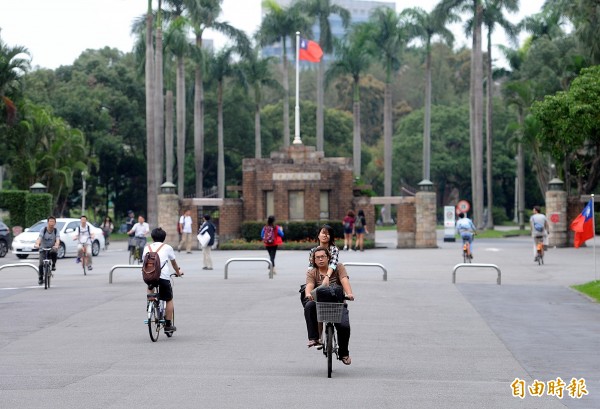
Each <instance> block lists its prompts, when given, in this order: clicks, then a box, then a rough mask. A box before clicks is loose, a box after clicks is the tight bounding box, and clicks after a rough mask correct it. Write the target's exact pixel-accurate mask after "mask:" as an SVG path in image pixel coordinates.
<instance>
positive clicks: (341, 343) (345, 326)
mask: <svg viewBox="0 0 600 409" xmlns="http://www.w3.org/2000/svg"><path fill="white" fill-rule="evenodd" d="M304 319H305V320H306V330H307V332H308V339H319V326H318V325H319V323H318V321H317V303H316V302H314V301H308V302H307V303H306V304H304ZM334 325H335V329H336V331H337V338H338V353H339V355H340V357H344V356H348V355H350V353H349V352H348V344H349V343H350V316H349V315H348V305H344V311H343V312H342V322H340V323H337V324H334Z"/></svg>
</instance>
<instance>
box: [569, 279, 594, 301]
mask: <svg viewBox="0 0 600 409" xmlns="http://www.w3.org/2000/svg"><path fill="white" fill-rule="evenodd" d="M571 288H574V289H575V290H577V291H579V292H580V293H583V294H585V295H587V296H588V297H590V298H593V299H594V300H596V301H600V281H590V282H589V283H585V284H579V285H573V286H571Z"/></svg>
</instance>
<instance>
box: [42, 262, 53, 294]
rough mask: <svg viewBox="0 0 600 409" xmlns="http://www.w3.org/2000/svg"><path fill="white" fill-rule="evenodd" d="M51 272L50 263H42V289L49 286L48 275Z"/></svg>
mask: <svg viewBox="0 0 600 409" xmlns="http://www.w3.org/2000/svg"><path fill="white" fill-rule="evenodd" d="M51 274H52V272H51V271H50V264H49V263H44V290H47V289H48V288H50V275H51Z"/></svg>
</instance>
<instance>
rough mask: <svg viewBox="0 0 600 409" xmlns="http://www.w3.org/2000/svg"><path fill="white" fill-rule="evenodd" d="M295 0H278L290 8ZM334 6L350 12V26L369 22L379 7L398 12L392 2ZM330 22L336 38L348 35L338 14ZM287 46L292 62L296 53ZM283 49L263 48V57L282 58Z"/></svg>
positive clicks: (355, 0)
mask: <svg viewBox="0 0 600 409" xmlns="http://www.w3.org/2000/svg"><path fill="white" fill-rule="evenodd" d="M293 1H294V0H277V3H278V4H280V5H281V6H282V7H288V6H290V5H291V4H292V3H293ZM331 2H332V4H336V5H338V6H341V7H343V8H345V9H346V10H348V11H349V12H350V24H351V25H352V24H356V23H364V22H365V21H367V20H369V16H370V15H371V12H372V11H373V10H375V9H376V8H379V7H387V8H390V9H392V10H396V3H394V2H391V1H372V0H332V1H331ZM261 12H262V16H263V17H264V15H265V14H266V12H265V10H264V9H263V8H262V6H261ZM329 22H330V24H331V33H332V34H333V37H334V38H342V37H343V36H344V34H345V33H346V30H345V29H344V26H343V25H342V19H341V18H340V16H338V15H337V14H332V15H331V16H330V17H329ZM320 33H321V31H320V29H319V24H318V23H316V24H315V25H313V27H312V38H310V39H311V40H313V41H316V42H319V36H320ZM301 35H305V36H306V34H305V33H301ZM291 41H295V39H291ZM286 45H287V55H288V58H289V60H290V61H292V60H294V59H295V58H294V53H293V51H292V50H293V49H294V48H293V47H292V44H286ZM281 47H282V44H272V45H270V46H267V47H263V49H262V55H263V56H264V57H269V56H274V57H277V58H281ZM323 58H324V59H325V60H328V59H330V58H331V56H329V55H325V56H324V57H323Z"/></svg>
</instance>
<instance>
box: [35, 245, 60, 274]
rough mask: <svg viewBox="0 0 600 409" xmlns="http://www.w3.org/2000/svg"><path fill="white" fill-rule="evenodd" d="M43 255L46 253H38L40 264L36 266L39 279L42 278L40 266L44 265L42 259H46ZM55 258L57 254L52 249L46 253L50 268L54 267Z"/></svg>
mask: <svg viewBox="0 0 600 409" xmlns="http://www.w3.org/2000/svg"><path fill="white" fill-rule="evenodd" d="M45 253H46V252H45V251H40V263H39V266H38V274H39V276H40V278H42V276H43V272H42V266H43V265H44V258H45V257H46V254H45ZM57 256H58V252H57V251H56V250H54V249H52V250H50V251H49V252H48V258H49V259H50V260H52V266H55V265H56V257H57Z"/></svg>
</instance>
